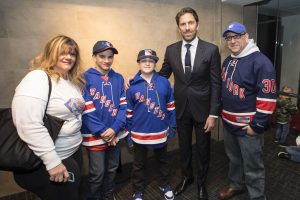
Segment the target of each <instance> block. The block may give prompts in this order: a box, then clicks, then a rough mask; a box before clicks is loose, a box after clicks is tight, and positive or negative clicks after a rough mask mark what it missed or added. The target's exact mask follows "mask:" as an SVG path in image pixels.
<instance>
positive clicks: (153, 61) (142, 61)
mask: <svg viewBox="0 0 300 200" xmlns="http://www.w3.org/2000/svg"><path fill="white" fill-rule="evenodd" d="M147 62H149V63H155V60H152V59H142V60H140V63H147Z"/></svg>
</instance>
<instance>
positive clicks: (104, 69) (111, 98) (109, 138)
mask: <svg viewBox="0 0 300 200" xmlns="http://www.w3.org/2000/svg"><path fill="white" fill-rule="evenodd" d="M115 54H118V51H117V49H116V48H114V47H113V45H112V44H111V43H110V42H108V41H98V42H97V43H96V44H95V45H94V47H93V60H94V62H95V66H94V67H91V68H89V69H88V70H87V71H86V72H85V79H86V86H85V89H84V94H83V97H84V100H85V102H86V103H85V108H84V112H83V115H82V122H83V123H82V134H83V143H82V144H83V146H85V147H86V148H87V152H88V157H89V177H88V183H89V193H88V197H87V199H105V200H106V199H107V200H108V199H115V197H114V194H113V192H114V178H115V175H116V170H117V168H118V165H119V155H120V148H119V145H118V141H119V139H121V138H123V137H125V136H124V135H122V134H121V133H122V131H121V130H122V129H123V127H124V125H125V123H126V105H127V103H126V97H125V93H124V79H123V77H122V76H121V75H120V74H118V73H116V72H115V71H114V70H112V69H111V66H112V64H113V60H114V55H115Z"/></svg>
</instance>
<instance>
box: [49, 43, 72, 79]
mask: <svg viewBox="0 0 300 200" xmlns="http://www.w3.org/2000/svg"><path fill="white" fill-rule="evenodd" d="M76 58H77V54H76V51H75V48H74V47H71V46H69V47H68V48H64V50H63V51H62V52H61V53H60V55H59V56H58V60H57V62H56V65H55V66H54V70H55V71H56V72H58V73H59V74H60V76H62V77H63V78H67V75H68V73H69V71H70V70H71V69H72V68H73V66H74V64H75V63H76Z"/></svg>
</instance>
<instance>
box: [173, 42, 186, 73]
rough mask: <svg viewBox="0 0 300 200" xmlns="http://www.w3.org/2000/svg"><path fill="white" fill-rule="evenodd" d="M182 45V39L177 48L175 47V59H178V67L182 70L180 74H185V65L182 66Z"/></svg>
mask: <svg viewBox="0 0 300 200" xmlns="http://www.w3.org/2000/svg"><path fill="white" fill-rule="evenodd" d="M181 46H182V41H181V42H178V43H177V45H176V47H175V48H176V49H175V59H176V63H178V64H177V67H178V68H179V71H180V72H181V73H180V74H183V76H184V71H183V66H182V61H181Z"/></svg>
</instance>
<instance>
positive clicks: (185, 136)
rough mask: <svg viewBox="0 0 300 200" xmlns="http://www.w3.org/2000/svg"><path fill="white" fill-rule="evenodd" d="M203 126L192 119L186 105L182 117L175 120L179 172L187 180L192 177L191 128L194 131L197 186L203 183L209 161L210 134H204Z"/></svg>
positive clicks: (202, 123) (203, 123)
mask: <svg viewBox="0 0 300 200" xmlns="http://www.w3.org/2000/svg"><path fill="white" fill-rule="evenodd" d="M204 125H205V122H199V121H197V119H195V118H194V117H193V115H192V113H191V111H190V108H189V106H188V105H186V108H185V111H184V113H183V116H182V117H181V118H180V119H177V132H178V137H179V138H178V139H179V152H180V161H181V170H182V175H183V176H185V177H187V178H192V177H193V166H192V132H193V128H194V129H195V134H196V158H195V161H196V170H197V183H198V186H202V185H203V184H204V183H205V180H206V178H207V171H208V167H209V160H210V133H205V132H204Z"/></svg>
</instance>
